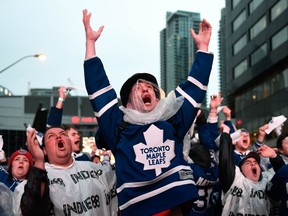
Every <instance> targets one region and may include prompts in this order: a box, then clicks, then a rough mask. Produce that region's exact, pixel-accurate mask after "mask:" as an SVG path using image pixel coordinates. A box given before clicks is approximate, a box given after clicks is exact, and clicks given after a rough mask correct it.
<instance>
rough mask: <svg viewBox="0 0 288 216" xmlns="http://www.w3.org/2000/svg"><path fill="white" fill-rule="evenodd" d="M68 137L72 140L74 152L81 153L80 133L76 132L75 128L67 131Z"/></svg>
mask: <svg viewBox="0 0 288 216" xmlns="http://www.w3.org/2000/svg"><path fill="white" fill-rule="evenodd" d="M67 135H68V136H69V138H70V140H71V145H72V151H73V152H76V153H79V152H80V136H79V133H78V131H76V130H75V129H74V128H70V130H68V131H67Z"/></svg>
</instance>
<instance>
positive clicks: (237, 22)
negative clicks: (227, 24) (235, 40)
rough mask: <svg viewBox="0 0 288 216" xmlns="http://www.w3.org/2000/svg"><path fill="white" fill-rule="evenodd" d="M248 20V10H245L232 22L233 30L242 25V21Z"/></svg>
mask: <svg viewBox="0 0 288 216" xmlns="http://www.w3.org/2000/svg"><path fill="white" fill-rule="evenodd" d="M245 20H246V11H245V10H243V11H242V12H241V13H240V14H239V16H237V17H236V19H235V20H234V22H233V24H232V28H233V32H234V31H236V30H237V29H238V28H239V27H240V26H241V25H242V23H243V22H244V21H245Z"/></svg>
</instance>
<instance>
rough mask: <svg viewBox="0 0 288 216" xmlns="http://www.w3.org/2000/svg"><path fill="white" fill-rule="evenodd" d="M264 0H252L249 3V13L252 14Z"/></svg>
mask: <svg viewBox="0 0 288 216" xmlns="http://www.w3.org/2000/svg"><path fill="white" fill-rule="evenodd" d="M263 1H264V0H253V1H251V2H250V4H249V14H252V13H253V12H254V11H255V10H256V8H257V7H258V6H259V5H260V4H261V3H262V2H263Z"/></svg>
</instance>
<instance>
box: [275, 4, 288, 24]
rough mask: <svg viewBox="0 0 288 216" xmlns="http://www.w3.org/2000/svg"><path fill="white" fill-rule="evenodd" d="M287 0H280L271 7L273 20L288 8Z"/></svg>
mask: <svg viewBox="0 0 288 216" xmlns="http://www.w3.org/2000/svg"><path fill="white" fill-rule="evenodd" d="M287 6H288V3H287V0H280V1H278V2H277V4H275V5H274V6H273V7H272V8H271V21H273V20H275V19H276V18H277V17H278V16H279V15H280V14H281V13H283V11H285V9H286V8H287Z"/></svg>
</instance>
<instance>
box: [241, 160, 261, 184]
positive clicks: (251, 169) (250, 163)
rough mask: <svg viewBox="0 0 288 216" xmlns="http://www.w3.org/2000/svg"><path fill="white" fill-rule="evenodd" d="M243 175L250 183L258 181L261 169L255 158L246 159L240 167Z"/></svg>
mask: <svg viewBox="0 0 288 216" xmlns="http://www.w3.org/2000/svg"><path fill="white" fill-rule="evenodd" d="M241 170H242V173H243V175H244V176H245V177H246V178H248V179H250V180H251V181H254V182H257V181H259V177H260V173H261V169H260V166H259V164H258V162H257V161H256V160H255V158H248V159H246V160H245V161H244V163H243V164H242V166H241Z"/></svg>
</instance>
